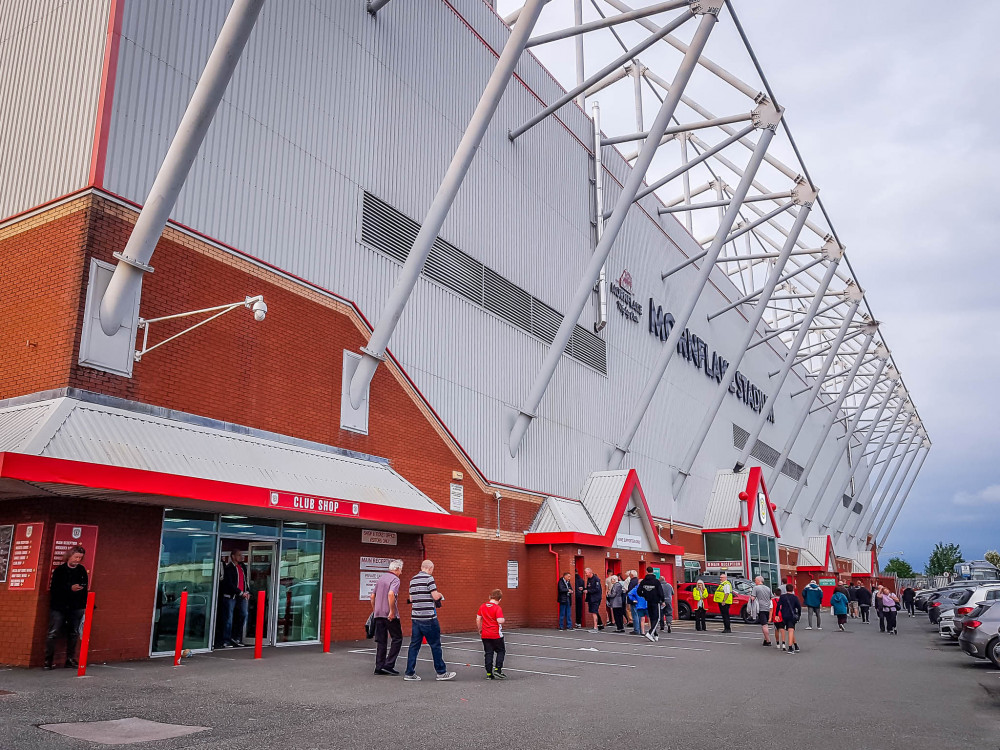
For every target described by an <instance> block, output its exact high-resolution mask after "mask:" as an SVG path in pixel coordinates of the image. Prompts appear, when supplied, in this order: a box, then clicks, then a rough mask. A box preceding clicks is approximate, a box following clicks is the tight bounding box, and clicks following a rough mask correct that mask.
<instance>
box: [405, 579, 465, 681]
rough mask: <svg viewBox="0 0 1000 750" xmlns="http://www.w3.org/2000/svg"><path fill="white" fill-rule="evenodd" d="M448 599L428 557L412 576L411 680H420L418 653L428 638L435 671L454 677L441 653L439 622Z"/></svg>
mask: <svg viewBox="0 0 1000 750" xmlns="http://www.w3.org/2000/svg"><path fill="white" fill-rule="evenodd" d="M443 601H444V595H443V594H442V593H441V592H440V591H438V589H437V584H436V583H435V582H434V563H433V562H431V561H430V560H424V561H423V562H422V563H421V564H420V572H419V573H417V574H416V575H415V576H413V578H411V579H410V622H411V623H412V630H411V632H410V645H409V647H408V649H407V652H406V674H404V675H403V679H404V680H407V681H414V680H419V679H420V675H418V674H417V673H416V670H417V655H418V654H419V653H420V645H421V642H422V641H423V640H424V639H425V638H426V639H427V645H428V646H430V647H431V656H432V657H433V658H434V671H435V672H437V679H438V680H453V679H455V673H454V672H449V671H448V666H447V665H446V664H445V663H444V656H443V655H442V653H441V623H439V622H438V616H437V608H438V607H440V606H441V603H442V602H443Z"/></svg>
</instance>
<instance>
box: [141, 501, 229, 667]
mask: <svg viewBox="0 0 1000 750" xmlns="http://www.w3.org/2000/svg"><path fill="white" fill-rule="evenodd" d="M186 513H187V512H186ZM191 515H192V514H190V513H188V517H187V518H186V519H184V522H183V523H180V524H179V525H180V526H182V527H188V528H190V527H193V526H194V525H195V524H198V523H207V521H206V520H205V519H203V518H202V519H192V518H191ZM204 515H209V514H204ZM211 518H212V521H211V523H212V525H213V526H214V524H215V520H214V519H215V517H214V516H211ZM168 520H169V519H168ZM189 524H190V526H189ZM164 526H165V530H164V532H163V537H162V540H161V542H160V568H159V574H158V575H157V580H156V609H155V611H154V613H153V647H152V650H153V652H163V651H173V650H174V645H175V643H176V639H177V620H178V615H179V613H180V601H181V593H182V592H184V591H187V592H188V598H187V617H186V620H185V624H184V647H185V648H191V649H202V648H208V647H209V636H210V630H211V621H212V585H213V583H214V581H215V547H216V536H215V534H214V533H211V534H210V533H204V532H199V531H171V530H170V529H172V528H173V527H174V526H175V524H174V523H167V524H164Z"/></svg>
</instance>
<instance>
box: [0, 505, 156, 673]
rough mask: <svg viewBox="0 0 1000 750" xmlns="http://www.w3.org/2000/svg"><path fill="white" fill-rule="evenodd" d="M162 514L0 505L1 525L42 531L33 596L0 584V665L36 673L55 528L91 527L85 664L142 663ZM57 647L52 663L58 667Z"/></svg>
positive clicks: (138, 508) (128, 508) (122, 508)
mask: <svg viewBox="0 0 1000 750" xmlns="http://www.w3.org/2000/svg"><path fill="white" fill-rule="evenodd" d="M162 516H163V510H162V508H157V507H152V506H144V505H126V504H118V503H107V502H99V501H86V502H81V501H79V500H75V499H74V500H66V499H44V500H42V499H37V500H9V501H6V502H3V503H0V524H2V523H25V522H28V521H37V522H43V523H44V524H45V529H44V535H43V537H42V547H41V554H40V556H39V563H40V565H39V575H38V585H37V586H36V588H35V590H34V591H13V592H12V591H10V590H8V588H7V587H6V585H0V663H3V664H13V665H16V666H40V665H41V663H42V660H43V656H44V646H45V632H46V628H47V626H48V611H49V593H48V581H49V579H50V577H51V575H52V568H51V566H50V560H51V558H52V541H53V535H54V534H55V525H56V524H57V523H73V524H94V525H97V526H98V534H97V550H96V554H94V551H93V550H89V551H88V554H87V557H86V558H85V559H84V566H85V567H86V568H87V570H88V571H89V572H91V573H92V576H91V585H90V589H91V591H93V592H94V594H95V605H96V608H95V610H94V622H93V629H92V635H91V646H90V660H91V661H92V662H103V661H123V660H129V659H143V658H146V657H147V656H148V655H149V636H150V627H151V623H152V617H153V595H154V592H155V590H156V569H157V564H158V557H159V547H160V526H161V518H162ZM62 643H63V642H62V641H60V650H59V651H58V652H57V655H56V663H57V664H61V663H62V657H63V651H62V650H61V649H62Z"/></svg>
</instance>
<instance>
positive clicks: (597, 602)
mask: <svg viewBox="0 0 1000 750" xmlns="http://www.w3.org/2000/svg"><path fill="white" fill-rule="evenodd" d="M583 572H584V573H586V575H587V611H588V612H589V613H590V616H591V618H593V621H594V630H593V632H595V633H596V632H597V631H599V630H604V622H603V621H602V620H601V599H602V598H603V597H602V596H601V579H600V578H598V577H597V576H596V575H595V574H594V571H592V570H591V569H590V568H586V569H584V571H583Z"/></svg>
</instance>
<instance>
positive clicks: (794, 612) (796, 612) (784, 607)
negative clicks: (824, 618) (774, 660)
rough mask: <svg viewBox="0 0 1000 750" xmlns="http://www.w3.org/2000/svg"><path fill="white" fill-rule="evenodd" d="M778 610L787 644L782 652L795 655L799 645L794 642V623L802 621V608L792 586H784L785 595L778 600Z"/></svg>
mask: <svg viewBox="0 0 1000 750" xmlns="http://www.w3.org/2000/svg"><path fill="white" fill-rule="evenodd" d="M778 609H779V611H780V612H781V622H782V623H784V628H785V639H786V643H787V645H786V646H784V647H783V648H782V650H783V651H787V652H788V653H790V654H794V653H797V652H798V650H799V644H798V643H796V642H795V623H797V622H798V621H799V620H800V619H802V607H801V605H800V604H799V598H798V597H797V596H795V586H793V585H792V584H790V583H789V584H788V585H786V586H785V593H784V594H782V595H781V596H780V597H779V598H778Z"/></svg>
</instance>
